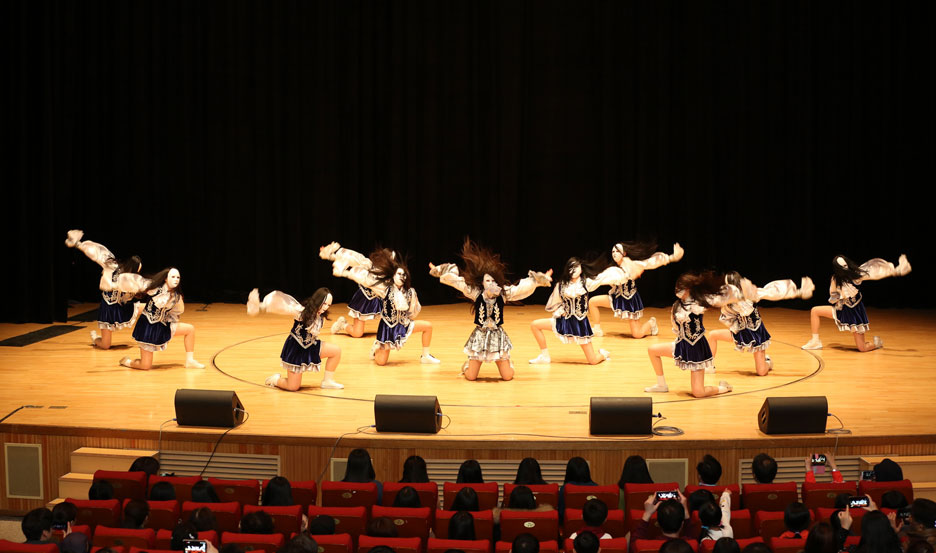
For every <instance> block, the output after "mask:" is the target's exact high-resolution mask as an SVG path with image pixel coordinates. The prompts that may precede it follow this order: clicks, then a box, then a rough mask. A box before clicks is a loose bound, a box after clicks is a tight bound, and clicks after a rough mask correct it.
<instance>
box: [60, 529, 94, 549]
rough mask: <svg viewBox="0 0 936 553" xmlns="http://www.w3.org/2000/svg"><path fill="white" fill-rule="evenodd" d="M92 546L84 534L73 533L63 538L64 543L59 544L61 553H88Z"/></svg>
mask: <svg viewBox="0 0 936 553" xmlns="http://www.w3.org/2000/svg"><path fill="white" fill-rule="evenodd" d="M90 545H91V543H90V542H89V541H88V536H86V535H85V534H84V533H82V532H72V533H70V534H68V535H67V536H65V537H64V538H62V542H61V543H59V551H61V553H88V550H89V549H90Z"/></svg>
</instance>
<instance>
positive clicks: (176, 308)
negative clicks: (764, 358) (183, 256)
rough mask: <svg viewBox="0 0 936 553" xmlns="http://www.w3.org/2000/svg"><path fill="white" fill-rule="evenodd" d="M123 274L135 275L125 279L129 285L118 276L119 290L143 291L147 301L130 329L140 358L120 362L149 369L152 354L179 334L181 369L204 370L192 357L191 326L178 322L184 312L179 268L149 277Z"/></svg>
mask: <svg viewBox="0 0 936 553" xmlns="http://www.w3.org/2000/svg"><path fill="white" fill-rule="evenodd" d="M125 276H127V277H135V278H132V279H128V280H132V282H133V284H132V285H131V284H129V283H126V284H125V282H124V280H123V279H121V290H123V291H133V292H134V293H136V292H137V291H139V292H143V293H146V294H147V295H149V301H147V302H146V306H145V307H144V308H143V312H142V313H141V314H140V316H139V317H138V318H137V324H136V326H135V327H134V328H133V339H134V340H136V341H137V344H139V346H140V358H139V359H133V360H131V359H130V358H129V357H124V358H123V359H121V360H120V364H121V365H123V366H124V367H129V368H131V369H143V370H149V369H151V368H153V353H154V352H157V351H163V350H165V349H166V348H167V347H168V344H169V340H171V339H172V338H173V336H176V335H179V336H184V337H185V368H187V369H204V368H205V366H204V365H202V364H201V363H199V362H198V361H196V360H195V327H194V326H192V325H190V324H186V323H180V322H179V317H181V316H182V313H183V312H184V311H185V304H184V303H183V302H182V288H181V287H180V286H179V284H180V283H181V282H182V275H181V274H180V273H179V270H178V269H176V268H175V267H173V268H171V269H163V270H162V271H160V272H158V273H156V275H155V276H153V278H152V279H150V280H147V279H144V278H143V277H141V276H139V275H125ZM133 288H135V289H133Z"/></svg>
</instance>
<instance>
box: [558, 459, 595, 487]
mask: <svg viewBox="0 0 936 553" xmlns="http://www.w3.org/2000/svg"><path fill="white" fill-rule="evenodd" d="M562 482H563V483H564V484H568V483H569V482H573V483H576V484H593V483H594V481H593V480H592V479H591V469H589V468H588V461H586V460H585V459H583V458H582V457H572V458H571V459H569V462H568V463H566V473H565V479H564V480H563V481H562Z"/></svg>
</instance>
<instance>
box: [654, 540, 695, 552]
mask: <svg viewBox="0 0 936 553" xmlns="http://www.w3.org/2000/svg"><path fill="white" fill-rule="evenodd" d="M660 553H692V546H691V545H689V542H687V541H686V540H683V539H679V538H670V539H668V540H666V541H665V542H663V545H661V546H660Z"/></svg>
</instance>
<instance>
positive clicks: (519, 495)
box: [507, 486, 536, 509]
mask: <svg viewBox="0 0 936 553" xmlns="http://www.w3.org/2000/svg"><path fill="white" fill-rule="evenodd" d="M507 508H508V509H535V508H536V496H535V495H533V490H531V489H530V488H528V487H526V486H517V487H516V488H514V489H513V491H512V492H510V498H509V499H508V501H507Z"/></svg>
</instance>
